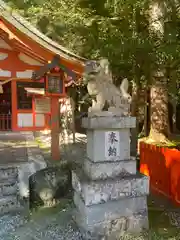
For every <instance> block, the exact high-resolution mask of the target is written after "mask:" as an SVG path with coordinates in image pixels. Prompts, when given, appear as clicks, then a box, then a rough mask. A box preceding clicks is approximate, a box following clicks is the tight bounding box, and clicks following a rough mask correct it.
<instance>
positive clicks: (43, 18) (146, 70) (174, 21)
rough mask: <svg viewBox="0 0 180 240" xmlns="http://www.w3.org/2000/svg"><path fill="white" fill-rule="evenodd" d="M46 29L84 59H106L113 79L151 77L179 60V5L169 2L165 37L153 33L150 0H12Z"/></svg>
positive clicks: (41, 28)
mask: <svg viewBox="0 0 180 240" xmlns="http://www.w3.org/2000/svg"><path fill="white" fill-rule="evenodd" d="M8 2H9V4H11V6H13V8H14V7H15V6H16V7H17V8H18V9H20V11H21V13H22V14H23V15H24V16H25V17H26V18H27V19H28V20H29V21H31V22H32V23H33V24H34V25H36V26H37V28H39V29H40V30H41V31H42V32H43V33H45V34H46V35H47V36H49V37H50V38H52V39H53V40H55V41H57V42H59V43H60V44H62V45H63V46H65V47H67V48H69V49H70V50H73V51H74V52H75V53H77V54H79V55H81V56H84V57H86V58H91V59H97V58H99V57H107V58H108V59H109V60H110V63H111V67H112V70H113V76H114V79H115V82H116V83H117V84H119V82H120V81H121V79H122V78H123V77H125V76H126V77H128V78H129V79H138V81H140V80H142V81H143V82H144V81H145V79H146V80H148V79H149V76H150V73H151V70H152V69H153V68H156V67H157V66H159V65H164V66H165V67H168V68H177V69H178V65H179V59H180V14H179V12H178V11H179V9H180V7H179V5H178V3H177V4H176V5H175V4H173V1H164V3H166V14H165V18H164V19H163V21H164V29H165V32H164V37H163V39H162V41H160V42H159V41H157V39H156V37H155V36H151V35H150V34H149V16H148V8H149V3H150V2H149V1H148V0H126V1H125V0H98V1H97V0H51V1H48V0H26V1H23V0H11V1H8Z"/></svg>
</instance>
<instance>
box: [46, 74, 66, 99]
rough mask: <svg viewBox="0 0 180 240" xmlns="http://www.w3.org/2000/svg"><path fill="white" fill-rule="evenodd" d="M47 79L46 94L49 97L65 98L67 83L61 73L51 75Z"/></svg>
mask: <svg viewBox="0 0 180 240" xmlns="http://www.w3.org/2000/svg"><path fill="white" fill-rule="evenodd" d="M45 79H46V84H45V92H46V95H47V96H59V97H63V96H65V83H64V78H63V76H62V74H61V73H49V74H47V75H46V78H45Z"/></svg>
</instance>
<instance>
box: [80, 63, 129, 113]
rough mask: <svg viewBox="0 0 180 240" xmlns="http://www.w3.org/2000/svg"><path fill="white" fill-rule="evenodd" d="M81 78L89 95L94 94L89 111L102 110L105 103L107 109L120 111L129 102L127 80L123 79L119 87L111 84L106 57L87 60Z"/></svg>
mask: <svg viewBox="0 0 180 240" xmlns="http://www.w3.org/2000/svg"><path fill="white" fill-rule="evenodd" d="M83 80H84V82H85V83H86V84H87V89H88V93H89V95H90V96H95V100H93V102H92V107H91V108H89V111H93V112H94V111H95V112H97V111H102V109H103V108H104V106H105V104H107V105H108V106H109V108H108V109H109V110H110V109H111V111H112V109H116V110H117V111H120V112H122V111H123V109H125V108H126V109H128V107H127V106H129V104H130V103H131V96H130V94H129V93H128V80H127V79H124V80H123V81H122V83H121V85H120V87H119V88H117V87H116V86H115V85H114V84H113V80H112V74H111V71H110V68H109V61H108V60H107V59H101V60H99V61H87V62H86V65H85V72H84V78H83ZM126 112H127V111H126Z"/></svg>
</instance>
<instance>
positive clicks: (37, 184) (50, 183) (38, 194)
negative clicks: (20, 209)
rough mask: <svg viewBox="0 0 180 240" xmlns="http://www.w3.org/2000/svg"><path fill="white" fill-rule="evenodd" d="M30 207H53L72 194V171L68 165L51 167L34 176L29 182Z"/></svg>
mask: <svg viewBox="0 0 180 240" xmlns="http://www.w3.org/2000/svg"><path fill="white" fill-rule="evenodd" d="M29 181H30V182H29V185H30V207H31V208H36V207H38V206H44V207H52V206H55V205H56V204H57V203H58V202H59V200H60V199H61V198H62V197H64V196H66V195H68V193H69V192H71V191H70V190H71V171H70V166H69V165H68V164H62V165H61V166H51V167H48V168H45V169H43V170H40V171H39V172H37V173H35V174H33V175H32V176H31V177H30V180H29Z"/></svg>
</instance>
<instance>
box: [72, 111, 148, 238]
mask: <svg viewBox="0 0 180 240" xmlns="http://www.w3.org/2000/svg"><path fill="white" fill-rule="evenodd" d="M82 125H83V127H84V128H86V129H87V157H86V159H84V162H83V166H82V169H77V170H75V171H73V172H72V185H73V188H74V204H75V206H76V210H75V214H74V219H75V221H76V223H77V225H78V226H79V228H80V230H81V231H82V232H83V233H84V234H85V235H84V236H85V239H86V238H87V239H88V237H91V238H92V237H94V238H93V239H101V238H100V237H104V236H105V237H106V239H111V240H113V239H114V240H116V239H118V237H120V236H121V235H122V234H123V233H124V232H132V233H133V232H136V233H137V232H141V231H143V230H144V229H147V228H148V212H147V195H148V194H149V179H148V177H146V176H144V175H142V174H140V173H138V172H137V171H136V160H135V158H134V157H131V156H130V128H135V127H136V119H135V118H133V117H129V116H122V115H121V114H119V115H118V114H110V113H109V112H102V113H101V114H98V115H97V116H88V117H87V118H84V119H83V121H82Z"/></svg>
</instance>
